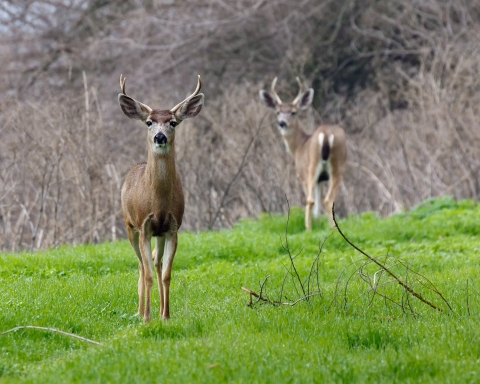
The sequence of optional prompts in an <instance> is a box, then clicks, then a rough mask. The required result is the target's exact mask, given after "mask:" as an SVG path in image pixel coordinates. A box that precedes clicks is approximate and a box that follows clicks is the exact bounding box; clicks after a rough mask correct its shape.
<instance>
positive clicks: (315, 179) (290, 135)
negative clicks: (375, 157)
mask: <svg viewBox="0 0 480 384" xmlns="http://www.w3.org/2000/svg"><path fill="white" fill-rule="evenodd" d="M296 80H297V83H298V86H299V91H298V95H297V97H295V99H294V100H293V101H292V102H291V103H283V102H282V100H281V99H280V97H279V96H278V95H277V93H276V92H275V84H276V82H277V78H275V79H273V82H272V87H271V92H267V91H265V90H261V91H260V98H261V100H262V101H263V103H264V104H265V105H266V106H267V107H269V108H271V109H273V110H275V111H276V113H277V125H278V129H279V132H280V134H281V135H282V138H283V140H284V142H285V145H286V147H287V149H288V151H289V152H290V153H291V154H292V155H293V158H294V160H295V170H296V172H297V175H298V177H299V179H300V181H301V183H302V186H303V190H304V193H305V198H306V200H307V201H306V205H305V227H306V229H307V230H310V229H311V228H312V207H314V215H315V216H319V214H320V200H321V188H322V184H324V183H328V190H327V193H326V195H325V198H324V200H323V205H324V207H325V210H326V212H327V215H328V218H329V222H330V226H331V227H332V228H333V227H334V226H335V222H334V221H333V215H332V207H333V202H334V200H335V197H336V195H337V193H338V189H339V187H340V184H341V182H342V179H343V175H344V173H345V167H346V162H347V143H346V136H345V130H344V129H343V128H342V127H341V126H340V125H320V126H319V127H318V128H317V129H316V131H315V132H313V133H312V134H309V133H307V132H305V131H304V130H303V129H302V128H301V126H300V121H299V120H298V112H299V111H301V110H305V109H307V108H308V107H309V106H310V105H311V104H312V101H313V89H312V88H309V89H308V90H306V91H305V92H302V84H301V82H300V79H299V78H298V77H297V78H296Z"/></svg>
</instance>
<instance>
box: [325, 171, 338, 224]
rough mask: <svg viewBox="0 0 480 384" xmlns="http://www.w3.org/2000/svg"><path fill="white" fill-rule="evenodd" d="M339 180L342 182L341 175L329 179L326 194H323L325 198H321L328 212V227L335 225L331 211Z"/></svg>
mask: <svg viewBox="0 0 480 384" xmlns="http://www.w3.org/2000/svg"><path fill="white" fill-rule="evenodd" d="M341 182H342V178H341V177H332V178H331V179H330V183H329V184H328V191H327V194H326V196H325V199H324V200H323V205H324V207H325V210H326V211H327V214H328V220H329V222H330V227H332V228H334V227H335V222H334V221H333V213H332V208H333V202H334V201H335V196H337V193H338V189H339V187H340V183H341Z"/></svg>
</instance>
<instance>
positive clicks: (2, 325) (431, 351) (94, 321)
mask: <svg viewBox="0 0 480 384" xmlns="http://www.w3.org/2000/svg"><path fill="white" fill-rule="evenodd" d="M286 221H287V218H286V217H283V216H275V215H273V216H270V215H263V216H262V217H260V218H258V219H257V220H243V221H241V222H240V223H238V224H237V225H236V226H235V228H234V229H232V230H229V231H221V232H207V233H200V234H189V233H182V234H181V235H180V240H179V248H178V252H177V256H176V259H175V263H174V275H173V279H172V289H171V291H172V293H171V301H172V303H171V304H172V307H171V314H172V319H171V320H170V321H168V322H162V321H160V320H158V317H157V316H158V305H159V304H158V293H157V292H155V295H154V303H153V309H154V315H155V320H153V321H152V322H151V323H150V324H148V325H144V324H143V323H142V322H141V321H139V320H138V319H137V318H135V317H133V316H132V315H133V314H134V313H135V311H136V309H137V292H136V291H137V279H138V272H137V262H136V257H135V256H134V253H133V251H132V250H131V248H130V245H129V244H128V243H127V242H119V243H115V244H111V243H106V244H102V245H97V246H93V245H86V246H81V247H62V248H60V249H56V250H49V251H47V252H44V253H36V254H27V253H24V254H17V255H10V254H5V255H0V333H1V332H2V331H6V330H8V329H11V328H14V327H16V326H21V325H36V326H43V327H50V328H56V329H60V330H63V331H66V332H71V333H75V334H78V335H80V336H83V337H86V338H89V339H93V340H95V341H98V342H101V343H102V344H103V346H97V345H93V344H89V343H86V342H83V341H79V340H76V339H73V338H70V337H66V336H63V335H60V334H56V333H52V332H44V331H39V330H30V329H25V330H20V331H17V332H12V333H8V334H6V335H3V336H0V383H15V382H26V383H65V382H89V383H90V382H92V383H95V382H98V383H147V382H169V383H170V382H173V383H175V382H178V383H190V382H207V383H216V382H236V383H265V382H268V383H284V382H288V383H291V382H294V383H304V382H319V383H323V382H327V383H330V382H360V383H364V382H367V383H376V382H378V383H380V382H381V383H385V382H398V381H402V382H416V383H417V382H422V383H423V382H435V383H438V382H442V383H448V382H451V383H463V382H465V383H469V382H471V383H474V382H480V324H479V319H480V317H479V315H480V286H479V281H478V276H479V273H480V238H479V231H480V207H479V206H478V205H477V204H475V203H474V202H471V201H455V200H453V199H451V198H442V199H436V200H429V201H426V202H425V203H423V204H422V205H420V206H418V207H416V208H415V209H414V210H412V211H410V212H405V213H402V214H399V215H395V216H393V217H390V218H388V219H381V218H379V217H378V216H376V215H375V214H372V213H365V214H362V215H360V216H352V217H348V218H346V219H344V220H341V221H340V225H341V228H342V230H343V232H344V233H345V234H346V235H347V236H348V237H349V239H350V240H352V241H353V242H354V243H355V244H356V245H358V246H359V247H360V248H362V249H363V250H365V251H366V252H367V253H368V254H370V255H372V256H375V257H378V258H379V259H381V260H386V262H387V263H389V265H393V267H392V271H395V273H397V274H398V275H399V276H400V277H401V278H402V279H405V280H406V281H407V282H408V283H409V284H411V285H412V287H413V288H414V289H415V290H417V291H418V292H420V293H421V294H422V295H423V296H424V297H425V298H428V299H429V300H431V301H432V302H434V303H435V304H436V305H438V306H439V307H441V308H444V309H446V310H445V311H444V312H439V311H435V310H433V309H431V308H430V307H428V306H427V305H425V304H423V303H422V302H420V301H419V300H417V299H414V298H412V297H409V296H408V295H406V294H405V292H404V291H403V290H402V289H401V287H400V286H399V285H398V284H394V283H389V284H385V285H384V286H382V287H381V290H380V292H381V293H382V294H383V295H386V296H387V297H388V298H390V299H392V300H397V302H398V303H400V304H401V306H398V305H395V304H393V303H392V302H390V301H389V300H383V299H382V298H381V297H380V296H378V295H377V296H373V295H372V292H371V290H369V289H368V287H367V285H366V284H365V283H364V282H363V280H362V279H361V277H360V275H359V273H358V272H356V270H357V268H358V267H359V266H360V265H361V264H362V263H363V262H364V261H365V257H364V256H362V255H360V254H359V253H358V252H357V251H355V250H354V249H353V248H352V247H350V246H349V245H348V244H347V243H346V242H345V241H344V240H343V239H342V238H341V236H340V235H339V233H338V232H334V233H333V234H332V231H331V230H329V229H328V225H327V221H326V220H325V219H322V220H321V221H320V222H315V224H314V230H313V231H312V232H311V233H306V232H304V230H303V212H302V211H301V210H300V209H293V210H292V212H291V216H290V221H289V226H288V244H289V248H290V251H291V254H292V255H297V254H298V256H296V258H295V265H296V267H297V269H298V272H299V274H300V276H301V278H302V280H305V278H306V276H307V275H308V273H309V270H310V267H311V265H312V263H313V262H314V260H315V257H316V256H317V254H318V252H319V246H320V244H321V243H322V242H323V241H324V240H325V239H326V240H325V243H324V244H323V248H322V252H321V254H320V261H319V272H318V277H319V285H320V288H321V290H322V295H321V296H317V297H314V298H312V299H311V301H310V304H308V303H306V302H300V303H299V304H297V305H295V306H281V307H273V306H271V305H256V306H255V307H254V308H253V309H252V308H249V307H247V306H246V304H247V302H248V295H247V293H245V292H244V291H242V290H241V287H242V286H246V287H248V288H250V289H252V290H254V291H257V292H258V291H259V284H260V283H261V282H263V281H264V279H265V278H266V276H270V278H269V280H268V283H267V294H268V295H269V296H270V297H271V298H273V299H278V294H279V292H280V288H281V286H282V281H283V278H284V276H285V273H286V270H287V269H288V266H289V258H288V253H287V251H286V250H285V249H284V247H283V245H284V241H285V228H286ZM329 235H330V236H329ZM400 259H401V260H403V261H404V262H405V263H408V265H409V267H410V268H411V270H412V271H415V272H417V273H420V274H421V275H422V276H424V277H425V278H428V280H429V281H430V282H432V283H433V284H434V285H435V287H436V288H437V289H438V290H439V291H440V292H441V293H442V294H443V296H444V297H445V298H446V299H447V300H448V302H449V304H450V305H451V306H452V308H453V311H450V310H448V308H447V307H446V305H445V304H444V303H443V302H442V300H441V299H440V298H439V297H438V295H435V294H434V293H432V292H431V291H429V290H428V289H426V288H425V286H422V284H421V283H422V282H423V283H424V285H425V284H427V283H426V282H425V280H424V279H423V280H422V279H417V280H415V274H414V273H413V272H412V271H410V272H407V270H406V269H405V268H404V267H402V266H401V265H398V260H400ZM378 269H379V268H378V267H374V266H373V265H367V266H365V268H364V272H365V273H366V274H367V275H368V276H369V277H370V278H373V276H374V274H375V272H377V271H378ZM375 276H376V277H377V278H378V277H380V275H379V273H377V274H376V275H375ZM382 279H383V280H382V281H385V282H386V281H388V279H387V278H386V277H382ZM427 285H428V284H427ZM296 288H297V289H298V284H296V285H294V281H293V280H292V279H291V278H288V279H287V281H286V284H285V287H284V296H283V297H282V300H283V301H287V300H290V301H293V300H295V299H296V298H298V297H299V294H297V291H296ZM412 313H413V314H412Z"/></svg>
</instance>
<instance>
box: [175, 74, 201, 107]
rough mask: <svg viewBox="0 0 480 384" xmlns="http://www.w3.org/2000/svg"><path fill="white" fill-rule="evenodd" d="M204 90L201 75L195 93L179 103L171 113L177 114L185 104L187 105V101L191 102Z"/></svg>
mask: <svg viewBox="0 0 480 384" xmlns="http://www.w3.org/2000/svg"><path fill="white" fill-rule="evenodd" d="M201 88H202V82H201V80H200V75H198V82H197V88H196V89H195V91H194V92H193V93H192V94H191V95H190V96H188V97H187V98H186V99H185V100H183V101H181V102H180V103H178V104H177V105H176V106H175V107H173V108H172V109H170V112H172V113H175V112H177V110H178V109H179V108H180V107H181V106H182V104H183V103H185V102H186V101H188V100H190V99H191V98H192V97H195V96H197V95H198V92H200V89H201Z"/></svg>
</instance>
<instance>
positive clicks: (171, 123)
mask: <svg viewBox="0 0 480 384" xmlns="http://www.w3.org/2000/svg"><path fill="white" fill-rule="evenodd" d="M177 125H178V123H177V122H176V121H170V126H171V127H172V128H175V127H176V126H177Z"/></svg>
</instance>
